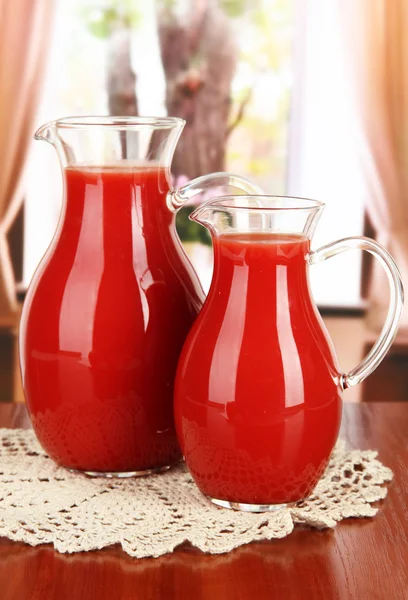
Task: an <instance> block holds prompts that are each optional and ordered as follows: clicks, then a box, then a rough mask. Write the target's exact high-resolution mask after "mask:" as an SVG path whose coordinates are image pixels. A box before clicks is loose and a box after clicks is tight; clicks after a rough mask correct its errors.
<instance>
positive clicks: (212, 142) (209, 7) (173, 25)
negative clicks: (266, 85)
mask: <svg viewBox="0 0 408 600" xmlns="http://www.w3.org/2000/svg"><path fill="white" fill-rule="evenodd" d="M158 23H159V40H160V49H161V57H162V62H163V69H164V73H165V78H166V85H167V89H166V106H167V111H168V114H169V115H170V116H177V117H182V118H183V119H185V121H186V127H185V129H184V132H183V135H182V136H181V139H180V141H179V143H178V146H177V148H176V152H175V155H174V160H173V167H172V171H173V173H174V175H176V176H178V175H186V176H187V177H189V178H194V177H198V176H199V175H203V174H206V173H209V172H212V171H222V170H225V150H226V143H227V138H228V133H229V119H230V112H231V110H230V109H231V82H232V79H233V77H234V74H235V69H236V61H237V47H236V44H235V41H234V38H233V35H232V32H231V30H230V24H229V22H228V17H227V16H226V15H225V14H224V13H223V12H222V10H221V9H220V8H219V6H218V3H217V2H215V1H214V0H192V2H191V9H190V14H189V18H188V19H187V22H186V24H184V23H181V21H178V20H177V19H176V17H175V16H174V15H173V13H172V12H171V11H169V9H165V10H163V11H162V12H161V13H159V15H158Z"/></svg>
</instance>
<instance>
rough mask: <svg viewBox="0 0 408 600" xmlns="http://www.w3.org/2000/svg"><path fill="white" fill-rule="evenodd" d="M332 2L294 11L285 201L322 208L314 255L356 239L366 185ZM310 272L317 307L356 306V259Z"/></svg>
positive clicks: (302, 2)
mask: <svg viewBox="0 0 408 600" xmlns="http://www.w3.org/2000/svg"><path fill="white" fill-rule="evenodd" d="M337 1H341V0H298V1H297V3H296V23H297V26H296V31H295V36H294V38H295V39H294V41H295V56H294V71H295V73H294V81H293V93H292V106H291V111H290V144H289V146H290V147H289V173H288V193H289V194H290V195H293V196H306V197H310V198H316V199H318V200H322V201H324V202H325V203H326V207H325V210H324V213H323V216H322V218H321V220H320V222H319V225H318V228H317V230H316V234H315V236H314V240H313V244H314V247H315V248H316V247H318V246H321V245H323V244H326V243H328V242H331V241H334V240H336V239H339V238H341V237H347V236H353V235H361V234H362V232H363V227H364V185H363V183H364V182H363V176H362V173H361V169H359V167H358V155H357V148H356V129H357V128H356V124H355V115H354V113H353V105H352V101H351V100H352V99H351V94H350V84H349V81H348V79H347V72H346V68H345V64H344V59H343V48H342V36H341V26H340V24H339V13H338V6H337ZM356 1H357V2H358V1H359V0H356ZM310 271H311V283H312V290H313V294H314V297H315V300H316V301H317V303H318V304H319V305H320V306H325V305H326V306H337V307H349V306H352V307H357V308H358V307H360V306H361V304H362V301H361V294H360V289H361V253H360V252H348V253H345V254H343V255H341V256H339V257H337V258H335V259H333V260H331V261H327V263H325V264H322V265H319V266H316V267H313V269H311V270H310Z"/></svg>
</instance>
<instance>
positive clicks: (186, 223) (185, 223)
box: [176, 206, 211, 246]
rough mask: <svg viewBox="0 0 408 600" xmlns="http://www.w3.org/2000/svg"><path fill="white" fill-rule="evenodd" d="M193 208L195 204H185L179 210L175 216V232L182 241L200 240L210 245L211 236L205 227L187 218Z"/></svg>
mask: <svg viewBox="0 0 408 600" xmlns="http://www.w3.org/2000/svg"><path fill="white" fill-rule="evenodd" d="M195 208H196V207H195V206H185V207H184V208H182V209H180V210H179V212H178V213H177V217H176V227H177V233H178V234H179V237H180V239H181V241H182V242H200V243H201V244H205V245H207V246H211V236H210V234H209V233H208V231H207V229H205V228H204V227H202V226H201V225H199V224H198V223H195V222H194V221H190V219H189V218H188V217H189V216H190V215H191V213H192V212H193V210H195Z"/></svg>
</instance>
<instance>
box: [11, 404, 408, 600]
mask: <svg viewBox="0 0 408 600" xmlns="http://www.w3.org/2000/svg"><path fill="white" fill-rule="evenodd" d="M0 426H3V427H28V426H29V421H28V418H27V414H26V411H25V408H24V407H23V406H15V405H14V406H12V405H3V406H0ZM343 436H344V437H345V438H346V439H347V440H348V441H349V443H350V444H351V445H353V446H355V447H359V448H377V449H378V450H379V451H380V458H381V460H382V462H384V463H385V464H386V465H388V466H390V467H391V468H392V469H393V471H394V473H395V480H394V482H393V483H392V484H391V486H390V490H389V494H388V497H387V499H386V500H385V501H384V502H382V503H381V504H380V512H379V514H378V515H377V516H376V517H375V518H374V519H358V520H352V519H350V520H348V521H343V522H342V523H340V524H339V525H338V526H337V527H336V528H335V529H334V530H333V531H332V530H327V531H321V532H319V531H316V530H306V529H303V530H300V529H298V530H296V531H295V532H294V533H293V534H292V535H290V536H289V537H287V538H285V539H283V540H275V541H271V542H263V543H254V544H250V545H247V546H243V547H241V548H238V549H237V550H235V551H233V552H231V553H229V554H226V555H222V556H211V555H204V554H202V553H201V552H199V551H197V550H195V549H192V548H188V547H186V548H181V549H179V550H177V551H176V552H174V553H173V554H171V555H167V556H163V557H161V558H158V559H143V560H135V559H132V558H130V557H128V556H127V555H126V554H124V553H123V552H122V551H121V550H120V549H117V548H110V549H106V550H100V551H98V552H89V553H84V554H76V555H62V554H58V553H57V552H54V550H53V549H52V547H50V546H39V547H37V548H32V547H30V546H26V545H24V544H21V543H14V542H10V541H8V540H6V539H2V540H0V598H1V600H28V599H30V600H54V599H55V600H79V599H85V598H86V599H95V600H105V599H106V600H107V599H109V600H125V599H126V600H130V599H132V598H137V599H138V600H144V599H149V600H156V599H160V600H172V599H173V598H177V599H184V598H186V599H188V600H218V599H222V600H229V599H232V598H236V599H239V600H244V599H245V600H246V599H250V600H262V599H264V598H265V599H266V598H268V599H271V600H275V599H276V600H303V599H315V600H334V599H336V600H343V599H352V600H382V599H384V600H407V599H408V476H407V464H408V404H404V403H401V404H397V403H385V404H374V403H373V404H365V405H347V406H346V407H345V415H344V421H343Z"/></svg>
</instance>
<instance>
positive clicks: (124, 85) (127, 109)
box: [106, 26, 138, 116]
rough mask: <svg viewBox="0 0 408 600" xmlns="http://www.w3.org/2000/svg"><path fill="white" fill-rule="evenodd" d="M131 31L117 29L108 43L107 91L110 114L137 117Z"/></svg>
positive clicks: (124, 28)
mask: <svg viewBox="0 0 408 600" xmlns="http://www.w3.org/2000/svg"><path fill="white" fill-rule="evenodd" d="M131 34H132V32H131V30H130V29H129V28H127V27H123V26H120V27H117V28H115V29H114V30H113V32H112V33H111V35H110V37H109V41H108V68H107V78H106V79H107V91H108V106H109V114H111V115H116V116H118V115H123V116H137V115H138V104H137V97H136V75H135V73H134V72H133V69H132V64H131Z"/></svg>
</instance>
